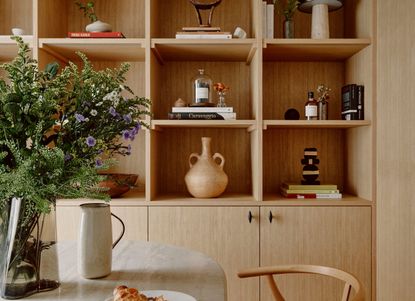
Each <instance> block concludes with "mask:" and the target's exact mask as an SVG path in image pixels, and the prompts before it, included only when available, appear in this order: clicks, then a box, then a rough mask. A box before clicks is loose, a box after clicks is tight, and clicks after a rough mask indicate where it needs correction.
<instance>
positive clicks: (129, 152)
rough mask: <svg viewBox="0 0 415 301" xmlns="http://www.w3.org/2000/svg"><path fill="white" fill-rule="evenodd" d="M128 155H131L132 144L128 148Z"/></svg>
mask: <svg viewBox="0 0 415 301" xmlns="http://www.w3.org/2000/svg"><path fill="white" fill-rule="evenodd" d="M127 155H128V156H129V155H131V144H128V147H127Z"/></svg>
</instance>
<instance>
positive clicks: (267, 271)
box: [238, 265, 365, 301]
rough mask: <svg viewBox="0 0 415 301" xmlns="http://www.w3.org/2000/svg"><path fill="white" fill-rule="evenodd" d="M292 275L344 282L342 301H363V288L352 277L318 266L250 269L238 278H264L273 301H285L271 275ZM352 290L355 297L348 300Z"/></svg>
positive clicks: (333, 269) (345, 273)
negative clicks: (328, 277)
mask: <svg viewBox="0 0 415 301" xmlns="http://www.w3.org/2000/svg"><path fill="white" fill-rule="evenodd" d="M293 273H305V274H318V275H326V276H331V277H334V278H337V279H339V280H342V281H344V282H345V285H344V289H343V297H342V299H341V300H342V301H364V300H365V298H364V292H363V287H362V284H361V283H360V281H359V280H358V279H357V278H356V277H354V276H353V275H351V274H349V273H347V272H345V271H342V270H339V269H335V268H330V267H325V266H318V265H281V266H268V267H258V268H251V269H247V270H243V271H240V272H239V273H238V276H239V277H240V278H248V277H256V276H266V277H267V280H268V284H269V286H270V288H271V291H272V295H273V296H274V299H275V301H285V299H284V297H283V296H282V295H281V292H280V291H279V289H278V286H277V283H276V282H275V279H274V276H273V275H280V274H293ZM352 288H353V289H354V291H355V293H356V294H355V296H354V298H353V300H352V299H350V293H351V289H352Z"/></svg>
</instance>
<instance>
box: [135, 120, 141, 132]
mask: <svg viewBox="0 0 415 301" xmlns="http://www.w3.org/2000/svg"><path fill="white" fill-rule="evenodd" d="M134 128H136V129H137V132H138V131H139V130H140V129H141V124H140V123H139V122H137V123H136V124H135V126H134Z"/></svg>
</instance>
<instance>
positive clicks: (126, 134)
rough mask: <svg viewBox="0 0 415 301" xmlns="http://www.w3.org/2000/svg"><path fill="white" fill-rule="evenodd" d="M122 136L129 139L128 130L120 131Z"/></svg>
mask: <svg viewBox="0 0 415 301" xmlns="http://www.w3.org/2000/svg"><path fill="white" fill-rule="evenodd" d="M122 136H123V138H124V139H125V140H127V139H130V138H131V137H130V132H129V131H128V130H124V131H122Z"/></svg>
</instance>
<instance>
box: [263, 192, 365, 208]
mask: <svg viewBox="0 0 415 301" xmlns="http://www.w3.org/2000/svg"><path fill="white" fill-rule="evenodd" d="M261 205H262V206H266V205H279V206H324V207H326V206H353V207H354V206H371V205H372V202H371V201H369V200H366V199H363V198H359V197H357V196H353V195H349V194H343V198H341V199H288V198H284V197H283V196H281V195H280V194H276V193H275V194H272V193H266V194H264V202H261Z"/></svg>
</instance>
